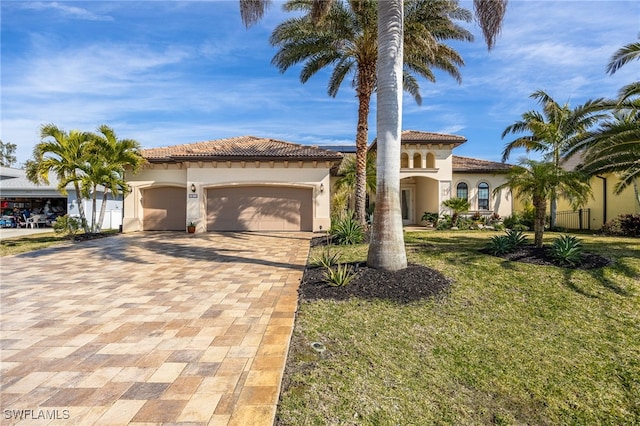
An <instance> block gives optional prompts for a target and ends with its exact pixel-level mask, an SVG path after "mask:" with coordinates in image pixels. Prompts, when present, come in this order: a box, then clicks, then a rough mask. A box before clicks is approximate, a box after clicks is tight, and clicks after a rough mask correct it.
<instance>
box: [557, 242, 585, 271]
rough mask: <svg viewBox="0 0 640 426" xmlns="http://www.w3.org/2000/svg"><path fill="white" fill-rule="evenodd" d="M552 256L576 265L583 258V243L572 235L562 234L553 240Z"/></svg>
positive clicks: (565, 262)
mask: <svg viewBox="0 0 640 426" xmlns="http://www.w3.org/2000/svg"><path fill="white" fill-rule="evenodd" d="M551 256H553V258H554V259H557V260H558V261H560V262H561V263H564V264H567V265H571V266H574V265H576V264H578V263H580V261H581V260H582V243H581V242H580V240H579V239H578V238H577V237H574V236H572V235H562V236H560V237H558V238H556V239H555V240H553V245H552V246H551Z"/></svg>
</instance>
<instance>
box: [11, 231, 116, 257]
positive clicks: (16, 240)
mask: <svg viewBox="0 0 640 426" xmlns="http://www.w3.org/2000/svg"><path fill="white" fill-rule="evenodd" d="M117 232H118V231H117V230H111V229H108V230H105V231H103V233H104V234H116V233H117ZM79 235H81V234H79ZM69 241H70V238H69V237H67V236H66V235H64V234H56V233H55V232H54V231H53V230H51V232H45V233H40V234H31V235H25V236H21V237H13V238H3V239H2V240H0V257H2V256H8V255H12V254H20V253H26V252H30V251H33V250H39V249H43V248H47V247H51V246H56V245H60V244H64V243H68V242H69Z"/></svg>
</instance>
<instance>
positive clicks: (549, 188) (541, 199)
mask: <svg viewBox="0 0 640 426" xmlns="http://www.w3.org/2000/svg"><path fill="white" fill-rule="evenodd" d="M505 179H506V181H505V183H503V184H502V185H500V186H498V187H497V188H495V189H494V191H493V193H494V194H497V193H499V192H500V191H501V190H502V189H505V188H509V189H511V191H512V193H513V194H514V195H515V196H516V197H518V198H520V199H522V200H525V201H531V202H532V204H533V208H534V211H535V220H534V235H535V238H534V243H535V246H536V247H542V237H543V235H544V224H545V217H546V214H547V203H548V202H549V200H550V198H551V197H554V196H555V195H556V194H557V193H560V194H562V195H563V196H564V197H566V198H567V199H568V200H569V202H570V203H571V204H572V206H573V207H574V208H578V207H579V206H581V205H583V204H584V203H586V202H587V199H588V198H589V195H590V194H591V186H590V185H589V176H588V175H586V174H584V173H582V172H579V171H567V170H563V169H560V170H558V168H557V167H556V166H555V164H553V162H550V161H548V162H539V161H535V160H531V159H523V160H521V161H520V163H519V164H518V165H517V166H514V167H512V168H511V169H509V171H508V172H507V174H506V177H505Z"/></svg>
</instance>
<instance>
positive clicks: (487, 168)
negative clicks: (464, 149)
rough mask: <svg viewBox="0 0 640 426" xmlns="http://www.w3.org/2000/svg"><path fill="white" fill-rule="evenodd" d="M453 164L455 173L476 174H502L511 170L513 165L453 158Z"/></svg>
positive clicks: (475, 159)
mask: <svg viewBox="0 0 640 426" xmlns="http://www.w3.org/2000/svg"><path fill="white" fill-rule="evenodd" d="M451 163H452V167H453V172H454V173H475V172H480V173H482V172H494V173H495V172H502V171H507V170H509V169H510V168H511V167H512V166H511V164H506V163H498V162H496V161H486V160H478V159H477V158H468V157H459V156H457V155H452V156H451Z"/></svg>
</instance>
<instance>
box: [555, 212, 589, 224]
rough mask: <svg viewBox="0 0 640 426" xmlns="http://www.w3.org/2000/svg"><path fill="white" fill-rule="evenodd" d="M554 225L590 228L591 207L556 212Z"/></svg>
mask: <svg viewBox="0 0 640 426" xmlns="http://www.w3.org/2000/svg"><path fill="white" fill-rule="evenodd" d="M556 226H559V227H561V228H566V229H591V209H580V210H576V211H573V210H569V211H564V212H556Z"/></svg>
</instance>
